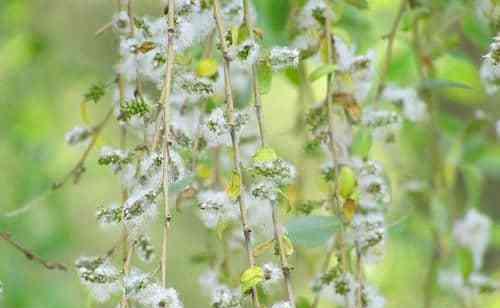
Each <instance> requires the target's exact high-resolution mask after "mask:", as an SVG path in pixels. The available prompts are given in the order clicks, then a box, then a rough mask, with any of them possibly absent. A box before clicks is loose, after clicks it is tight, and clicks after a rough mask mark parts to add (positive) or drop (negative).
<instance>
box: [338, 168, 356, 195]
mask: <svg viewBox="0 0 500 308" xmlns="http://www.w3.org/2000/svg"><path fill="white" fill-rule="evenodd" d="M356 182H357V180H356V174H355V173H354V171H353V170H352V169H351V168H349V167H342V169H340V174H339V179H338V185H339V193H340V195H341V196H342V198H349V197H350V196H351V195H352V193H353V192H354V190H355V189H356Z"/></svg>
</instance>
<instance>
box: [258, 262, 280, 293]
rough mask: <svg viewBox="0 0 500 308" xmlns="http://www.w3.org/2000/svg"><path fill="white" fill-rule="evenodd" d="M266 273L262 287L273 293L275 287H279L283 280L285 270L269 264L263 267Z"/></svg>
mask: <svg viewBox="0 0 500 308" xmlns="http://www.w3.org/2000/svg"><path fill="white" fill-rule="evenodd" d="M262 270H263V271H264V279H265V280H264V282H262V286H263V287H264V289H266V290H267V291H271V290H272V288H273V287H275V286H277V285H278V284H279V283H280V282H281V280H283V270H282V269H281V268H280V267H279V266H277V265H275V264H274V263H271V262H268V263H265V264H263V265H262Z"/></svg>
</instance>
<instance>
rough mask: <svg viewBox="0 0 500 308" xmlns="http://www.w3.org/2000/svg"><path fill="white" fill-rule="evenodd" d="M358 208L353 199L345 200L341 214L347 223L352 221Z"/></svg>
mask: <svg viewBox="0 0 500 308" xmlns="http://www.w3.org/2000/svg"><path fill="white" fill-rule="evenodd" d="M357 208H358V205H357V204H356V201H354V200H353V199H347V200H346V201H345V202H344V206H343V207H342V213H343V214H344V218H345V220H346V221H347V222H349V223H350V222H351V221H352V219H353V218H354V214H356V209H357Z"/></svg>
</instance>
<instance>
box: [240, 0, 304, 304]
mask: <svg viewBox="0 0 500 308" xmlns="http://www.w3.org/2000/svg"><path fill="white" fill-rule="evenodd" d="M243 8H244V22H245V25H246V27H247V28H248V32H249V33H250V38H252V39H253V38H254V36H255V35H254V25H253V23H252V21H251V19H250V1H249V0H243ZM250 75H251V76H250V78H251V80H252V91H253V95H254V107H255V115H256V118H257V124H258V128H259V139H260V145H261V146H262V147H264V146H265V140H264V125H263V122H264V121H263V115H262V97H261V94H260V89H259V80H258V78H257V66H256V65H255V64H252V68H251V74H250ZM271 210H272V218H273V230H274V239H275V241H276V243H277V245H278V253H279V259H280V264H281V270H282V272H283V278H284V279H283V282H284V284H285V289H286V293H287V297H288V302H289V303H290V304H291V305H292V307H295V296H294V292H293V286H292V281H291V272H290V271H291V269H290V266H289V265H288V258H287V256H286V254H285V252H284V249H283V242H282V235H281V223H280V220H279V209H278V205H277V204H275V203H271Z"/></svg>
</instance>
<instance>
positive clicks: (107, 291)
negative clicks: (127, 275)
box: [75, 257, 120, 302]
mask: <svg viewBox="0 0 500 308" xmlns="http://www.w3.org/2000/svg"><path fill="white" fill-rule="evenodd" d="M75 265H76V268H77V269H78V274H79V276H80V280H81V282H82V283H83V284H84V285H85V286H87V287H88V288H89V290H90V292H91V293H92V295H93V296H94V298H95V299H96V300H97V301H99V302H105V301H107V300H108V299H109V298H110V297H111V295H112V294H114V293H116V292H118V291H119V290H120V284H119V283H118V277H119V271H118V269H117V268H116V267H115V266H114V265H112V264H111V263H110V261H109V260H108V259H107V258H102V257H80V258H79V259H78V260H77V261H76V263H75Z"/></svg>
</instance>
